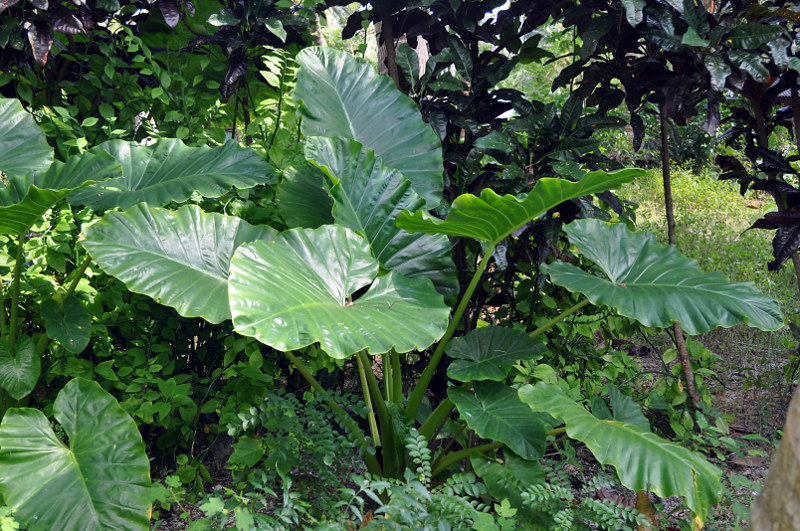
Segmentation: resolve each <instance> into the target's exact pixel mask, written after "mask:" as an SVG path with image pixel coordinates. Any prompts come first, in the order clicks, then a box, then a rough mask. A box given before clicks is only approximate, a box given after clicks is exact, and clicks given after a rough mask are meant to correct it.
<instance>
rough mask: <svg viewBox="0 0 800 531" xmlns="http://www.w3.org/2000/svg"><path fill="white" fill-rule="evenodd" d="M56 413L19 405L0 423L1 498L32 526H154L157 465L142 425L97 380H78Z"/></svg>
mask: <svg viewBox="0 0 800 531" xmlns="http://www.w3.org/2000/svg"><path fill="white" fill-rule="evenodd" d="M53 414H54V416H55V418H56V420H58V421H59V422H60V423H61V426H62V428H64V432H65V433H66V435H67V438H68V440H69V446H66V445H65V444H64V443H63V442H61V441H60V440H59V439H58V437H57V436H56V434H55V433H53V429H52V428H51V427H50V422H49V421H48V420H47V417H45V416H44V414H43V413H42V412H41V411H39V410H37V409H32V408H12V409H9V410H8V411H7V412H6V414H5V416H4V417H3V423H2V425H0V493H1V494H2V496H3V499H4V500H5V503H6V504H7V505H8V506H9V507H11V509H12V510H13V511H14V517H15V518H16V519H17V520H19V521H20V522H21V523H22V524H23V525H25V526H27V529H31V530H50V529H58V530H59V531H71V530H75V531H93V530H98V531H100V530H106V529H119V530H135V529H148V528H149V524H150V502H149V498H148V487H149V485H150V462H149V461H148V459H147V454H145V451H144V443H143V442H142V436H141V435H140V434H139V430H138V429H137V428H136V424H135V423H134V422H133V419H131V417H130V416H128V414H127V413H125V411H124V410H123V409H122V407H121V406H120V405H119V404H118V403H117V401H116V400H114V398H113V397H112V396H111V395H110V394H108V393H107V392H106V391H104V390H103V389H102V388H101V387H100V385H99V384H98V383H97V382H91V381H88V380H83V379H80V378H75V379H74V380H71V381H70V382H69V383H67V385H66V386H65V387H64V389H63V390H62V391H61V392H60V393H59V394H58V397H56V401H55V403H54V405H53Z"/></svg>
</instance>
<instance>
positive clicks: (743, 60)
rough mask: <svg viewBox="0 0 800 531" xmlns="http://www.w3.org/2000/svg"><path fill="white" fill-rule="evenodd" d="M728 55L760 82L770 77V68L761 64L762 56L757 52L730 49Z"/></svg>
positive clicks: (734, 62)
mask: <svg viewBox="0 0 800 531" xmlns="http://www.w3.org/2000/svg"><path fill="white" fill-rule="evenodd" d="M728 57H730V59H731V61H733V64H735V65H736V66H738V67H739V68H741V69H742V70H744V71H745V72H747V73H748V74H750V76H751V77H752V78H753V79H754V80H755V81H757V82H759V83H763V82H764V81H766V80H767V78H768V77H769V70H767V68H766V67H765V66H764V65H763V64H761V56H760V55H758V54H756V53H753V52H745V51H742V50H730V51H729V52H728Z"/></svg>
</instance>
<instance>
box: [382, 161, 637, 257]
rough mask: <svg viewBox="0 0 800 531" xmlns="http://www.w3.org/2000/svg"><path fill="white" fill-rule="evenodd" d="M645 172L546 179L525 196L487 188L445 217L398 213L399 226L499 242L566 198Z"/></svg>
mask: <svg viewBox="0 0 800 531" xmlns="http://www.w3.org/2000/svg"><path fill="white" fill-rule="evenodd" d="M643 174H644V170H640V169H635V168H629V169H624V170H617V171H612V172H608V173H606V172H602V171H595V172H591V173H587V174H586V175H585V176H584V177H583V179H581V180H580V181H578V182H571V181H568V180H566V179H549V178H542V179H539V181H538V182H537V183H536V185H535V186H534V187H533V190H531V192H530V193H529V194H528V195H527V197H523V198H517V197H515V196H513V195H497V194H496V193H495V192H494V191H492V190H490V189H488V188H487V189H485V190H483V191H482V192H481V195H480V197H476V196H474V195H472V194H464V195H460V196H458V197H457V198H456V200H455V201H453V206H452V208H451V210H450V213H449V214H448V215H447V219H445V220H441V219H436V218H434V217H432V216H431V215H430V214H428V213H427V212H424V211H417V212H415V213H413V214H412V213H410V212H407V211H406V212H403V213H401V214H400V215H399V216H398V218H397V225H398V226H399V227H401V228H404V229H406V230H407V231H409V232H424V233H426V234H448V235H451V236H466V237H468V238H475V239H478V240H482V241H486V242H490V243H498V242H499V241H500V240H502V239H503V238H505V237H506V236H508V235H509V234H511V233H512V232H514V230H516V229H517V228H518V227H521V226H522V225H524V224H525V223H527V222H528V221H530V220H532V219H535V218H537V217H538V216H540V215H541V214H544V213H545V212H547V211H548V210H549V209H551V208H553V207H555V206H557V205H559V204H561V203H563V202H564V201H567V200H569V199H573V198H576V197H581V196H584V195H589V194H596V193H600V192H604V191H606V190H610V189H612V188H617V187H618V186H620V185H622V184H624V183H627V182H630V181H632V180H633V179H634V178H635V177H639V176H641V175H643Z"/></svg>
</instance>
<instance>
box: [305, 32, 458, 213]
mask: <svg viewBox="0 0 800 531" xmlns="http://www.w3.org/2000/svg"><path fill="white" fill-rule="evenodd" d="M297 60H298V62H299V63H300V65H301V67H300V70H299V71H298V73H297V87H296V88H295V98H297V99H298V100H301V102H302V104H301V106H300V114H301V115H302V116H303V123H302V129H303V133H304V134H305V135H306V136H328V137H343V138H351V139H353V140H356V141H358V142H360V143H361V144H363V145H365V146H367V147H368V148H370V149H372V150H373V151H375V153H376V154H377V155H378V156H380V157H381V158H383V161H384V163H385V164H386V165H387V166H389V167H391V168H395V169H396V170H398V171H400V172H401V173H402V174H403V175H405V177H406V178H407V179H408V180H409V181H411V187H412V188H413V189H414V191H415V192H417V193H418V194H419V195H421V196H422V198H423V199H425V201H426V203H427V205H428V208H433V207H434V206H436V205H438V204H439V202H440V201H441V196H442V172H443V166H442V147H441V142H440V141H439V139H438V138H437V137H436V135H435V134H434V132H433V130H432V129H431V127H430V126H429V125H427V124H426V123H425V122H423V121H422V118H421V117H420V114H419V110H418V108H417V105H416V104H415V103H414V102H413V101H412V100H411V99H410V98H409V97H408V96H406V95H404V94H402V93H401V92H399V91H398V90H397V89H396V88H395V87H394V84H393V83H392V81H391V80H390V79H388V78H386V77H384V76H379V75H378V73H377V72H375V70H374V69H373V67H372V66H371V65H369V64H368V63H366V62H365V61H362V60H360V59H356V58H354V57H351V56H349V55H347V54H346V53H344V52H339V51H336V50H332V49H328V48H305V49H304V50H303V51H301V52H300V53H299V54H298V56H297ZM389 124H391V125H389Z"/></svg>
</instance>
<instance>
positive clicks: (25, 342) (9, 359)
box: [0, 336, 42, 400]
mask: <svg viewBox="0 0 800 531" xmlns="http://www.w3.org/2000/svg"><path fill="white" fill-rule="evenodd" d="M14 350H15V351H16V352H12V351H11V345H10V344H9V343H8V341H7V340H6V339H5V338H3V339H0V387H2V388H3V389H5V390H6V391H8V394H10V395H11V397H12V398H13V399H14V400H20V399H21V398H24V397H26V396H28V394H30V392H31V391H33V388H34V387H35V386H36V382H37V381H38V380H39V374H40V373H41V371H42V365H41V360H40V359H39V356H37V355H36V347H35V346H34V344H33V341H32V340H31V338H29V337H28V336H19V337H18V338H17V343H16V345H15V346H14Z"/></svg>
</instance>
